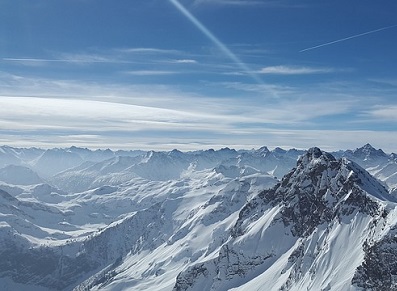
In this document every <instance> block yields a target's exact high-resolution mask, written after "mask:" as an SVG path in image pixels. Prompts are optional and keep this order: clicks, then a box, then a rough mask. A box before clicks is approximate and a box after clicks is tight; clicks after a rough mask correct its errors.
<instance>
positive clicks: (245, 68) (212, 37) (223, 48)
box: [170, 0, 262, 84]
mask: <svg viewBox="0 0 397 291" xmlns="http://www.w3.org/2000/svg"><path fill="white" fill-rule="evenodd" d="M170 2H171V3H172V4H173V5H174V6H175V7H176V8H177V9H178V10H179V11H180V12H181V13H182V14H183V15H184V16H186V18H187V19H189V20H190V22H192V23H193V24H194V26H196V27H197V28H198V29H199V30H200V31H201V32H202V33H203V34H204V35H205V36H206V37H208V38H209V39H210V40H211V41H212V42H213V43H214V44H215V45H216V46H217V47H218V48H219V49H220V50H221V51H222V52H223V53H224V54H225V55H226V56H228V57H229V58H230V59H231V60H232V61H233V62H234V63H236V64H237V65H238V66H239V67H240V69H242V70H243V71H244V72H245V73H247V74H248V75H250V76H251V77H252V78H253V79H254V80H255V81H256V82H258V83H260V84H261V83H262V81H261V80H260V79H259V77H258V76H256V75H255V74H253V73H252V70H250V68H248V66H247V65H246V64H244V63H243V62H242V61H241V60H240V59H239V58H238V57H237V56H236V55H235V54H234V53H233V52H232V51H231V50H230V49H228V48H227V47H226V46H225V45H224V44H223V43H222V42H221V41H220V40H219V39H218V38H217V37H216V36H215V35H214V34H213V33H212V32H211V31H209V30H208V28H206V27H205V26H204V25H203V24H202V23H201V22H200V21H199V20H198V19H197V18H196V17H194V15H193V14H191V13H190V12H189V11H188V10H187V9H186V8H185V7H184V6H183V5H182V4H180V3H179V2H178V1H177V0H170Z"/></svg>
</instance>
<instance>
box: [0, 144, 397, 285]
mask: <svg viewBox="0 0 397 291" xmlns="http://www.w3.org/2000/svg"><path fill="white" fill-rule="evenodd" d="M371 148H372V147H370V146H369V145H366V146H364V147H363V148H362V149H361V150H356V151H351V153H350V152H341V153H339V155H340V156H346V157H348V156H349V155H350V156H351V157H353V158H355V160H356V161H357V162H359V163H361V165H363V166H364V167H367V168H368V169H369V170H371V171H372V173H375V174H376V173H377V172H376V170H378V169H381V170H382V175H384V176H381V175H380V174H379V175H378V177H379V178H382V177H384V178H389V179H390V177H393V175H394V174H395V173H393V171H394V170H393V169H394V168H393V167H394V166H393V165H394V164H393V163H395V159H393V154H391V155H387V154H385V153H383V152H382V151H378V150H372V149H371ZM2 149H3V152H4V153H5V154H6V155H11V156H13V157H15V161H16V162H18V163H19V164H20V165H29V164H30V165H31V166H32V165H35V164H36V163H37V162H38V161H39V159H40V158H41V157H42V155H43V154H44V153H45V151H42V150H41V151H40V150H37V149H35V150H34V151H33V152H32V153H31V154H29V151H28V150H26V149H23V150H22V149H12V148H2ZM56 152H57V154H56V155H58V154H59V157H60V158H61V160H60V161H61V164H62V163H63V162H62V159H65V158H66V157H69V154H71V155H73V156H74V157H77V159H76V161H77V160H78V162H75V165H76V166H73V167H72V168H68V169H66V170H65V171H63V172H61V173H58V174H56V175H55V176H54V177H52V178H50V177H48V180H47V183H49V184H46V183H43V182H40V183H39V184H29V183H22V182H24V179H22V180H21V181H18V183H16V184H13V185H11V184H7V183H6V182H5V183H3V184H1V185H0V189H2V191H0V221H1V222H0V289H1V288H2V286H6V287H4V288H8V289H9V290H40V291H41V290H72V289H75V290H172V289H173V288H174V289H175V290H186V289H187V290H211V289H212V290H251V289H252V290H279V289H281V290H302V289H303V290H306V289H309V290H321V289H323V290H361V289H360V288H364V290H365V288H367V289H368V288H372V289H373V290H393V288H395V285H396V283H395V281H394V278H395V277H394V276H395V273H396V271H395V266H394V259H393V258H394V256H396V257H397V252H395V251H394V237H395V228H396V221H397V213H396V211H395V202H394V201H395V198H394V197H396V195H390V194H389V193H388V191H387V190H386V189H385V188H384V186H382V185H381V184H380V183H379V182H378V181H377V180H375V179H374V178H373V177H372V176H371V175H369V174H368V173H367V172H366V171H365V170H364V169H363V168H361V167H360V166H358V165H357V164H356V163H353V162H350V161H349V160H347V159H345V158H343V159H340V160H337V159H335V158H334V157H333V156H331V155H329V154H327V153H324V152H322V151H321V150H319V149H316V148H313V149H310V150H309V151H308V152H307V154H304V155H303V156H302V157H301V158H300V159H299V161H298V164H296V159H297V158H298V156H299V155H301V154H303V153H304V152H303V151H298V150H289V151H286V150H283V149H280V148H276V149H274V150H272V151H270V150H269V149H267V148H266V147H263V148H261V149H258V150H249V151H235V150H231V149H228V148H225V149H222V150H219V151H214V150H207V151H198V152H188V153H183V152H180V151H178V150H174V151H171V152H153V151H152V152H147V153H142V152H122V153H119V154H116V152H112V151H110V150H106V151H90V150H87V149H80V148H74V147H72V148H69V149H64V150H62V151H56ZM65 152H67V154H66V155H64V153H65ZM375 154H376V155H375ZM10 159H11V160H12V158H10ZM48 160H51V159H48ZM52 161H54V162H56V161H57V158H56V157H55V156H54V159H52ZM0 162H1V161H0ZM388 163H390V165H389V166H386V165H388ZM48 165H51V163H49V164H48ZM65 165H66V163H63V164H62V167H60V168H62V169H64V168H65V167H66V166H65ZM293 166H296V168H295V169H294V170H293V171H290V169H292V167H293ZM67 167H69V165H67ZM52 169H53V170H52V171H54V169H55V168H54V167H52ZM386 169H388V171H386ZM57 171H58V170H57ZM288 172H289V173H288ZM54 173H55V172H54ZM284 173H287V175H286V176H285V177H284V178H283V179H282V181H281V182H280V183H279V184H278V185H277V186H275V187H274V188H272V189H270V190H267V191H263V190H264V189H268V188H270V187H272V186H273V185H275V184H276V183H277V182H278V181H277V180H276V179H275V178H274V177H275V176H277V177H281V176H282V175H283V174H284ZM379 173H380V172H379ZM21 177H22V176H21ZM383 181H386V179H383ZM389 181H390V180H389ZM258 193H260V194H259V195H258ZM391 193H394V192H391ZM382 256H383V257H382ZM377 257H382V260H375V259H374V258H377ZM43 266H46V267H43ZM373 268H377V269H378V270H379V272H373ZM379 278H381V279H379ZM5 290H7V289H5Z"/></svg>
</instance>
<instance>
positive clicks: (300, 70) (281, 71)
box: [258, 66, 335, 75]
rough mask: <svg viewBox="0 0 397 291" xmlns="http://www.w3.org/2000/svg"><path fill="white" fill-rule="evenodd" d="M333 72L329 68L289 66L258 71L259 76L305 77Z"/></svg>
mask: <svg viewBox="0 0 397 291" xmlns="http://www.w3.org/2000/svg"><path fill="white" fill-rule="evenodd" d="M334 71H335V70H333V69H330V68H310V67H291V66H271V67H265V68H262V69H261V70H259V71H258V73H259V74H270V75H307V74H324V73H332V72H334Z"/></svg>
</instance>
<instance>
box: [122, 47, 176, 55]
mask: <svg viewBox="0 0 397 291" xmlns="http://www.w3.org/2000/svg"><path fill="white" fill-rule="evenodd" d="M115 51H117V52H122V53H129V54H167V55H168V54H181V53H183V52H182V51H180V50H172V49H161V48H152V47H136V48H134V47H133V48H119V49H115Z"/></svg>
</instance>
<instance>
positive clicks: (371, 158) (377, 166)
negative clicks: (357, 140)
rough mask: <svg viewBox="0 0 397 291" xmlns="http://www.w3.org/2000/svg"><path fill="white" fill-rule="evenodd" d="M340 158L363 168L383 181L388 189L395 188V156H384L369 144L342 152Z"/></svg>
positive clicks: (396, 185) (396, 173) (396, 160)
mask: <svg viewBox="0 0 397 291" xmlns="http://www.w3.org/2000/svg"><path fill="white" fill-rule="evenodd" d="M342 156H343V157H346V158H348V159H349V160H352V161H354V162H356V163H357V164H359V165H360V166H362V167H363V168H365V169H366V170H367V171H368V172H369V173H371V174H372V175H373V176H374V177H375V178H377V179H379V180H381V181H383V182H384V183H385V184H387V185H388V186H389V188H393V187H397V159H396V155H395V154H393V153H392V154H386V153H385V152H383V151H382V150H381V149H375V148H374V147H372V146H371V145H370V144H366V145H364V146H363V147H361V148H357V149H355V150H353V151H351V150H347V151H345V152H342Z"/></svg>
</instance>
